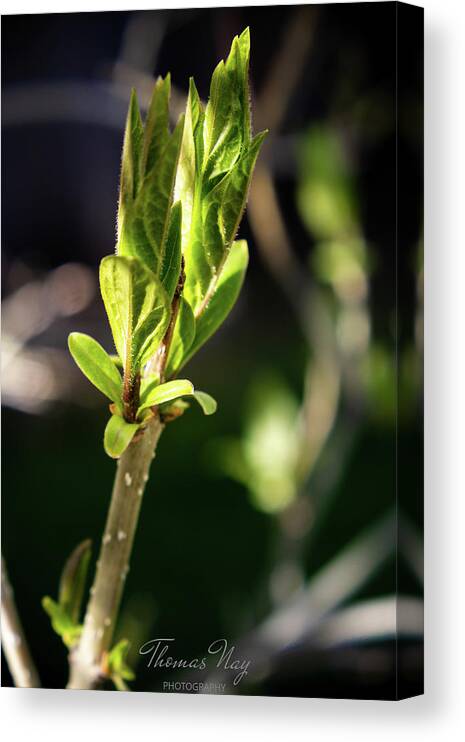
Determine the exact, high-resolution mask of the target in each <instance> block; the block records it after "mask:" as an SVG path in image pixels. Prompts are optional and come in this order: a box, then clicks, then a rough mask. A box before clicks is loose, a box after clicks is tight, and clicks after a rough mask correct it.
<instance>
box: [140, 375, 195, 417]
mask: <svg viewBox="0 0 465 742" xmlns="http://www.w3.org/2000/svg"><path fill="white" fill-rule="evenodd" d="M193 394H194V387H193V385H192V382H190V381H188V379H174V380H173V381H167V382H166V383H165V384H160V385H159V386H155V387H148V388H147V390H146V391H145V393H144V394H143V396H141V400H140V405H139V410H138V412H141V411H142V410H143V409H145V408H146V407H154V406H155V405H160V404H165V403H166V402H170V401H171V400H173V399H176V398H177V397H184V396H185V395H193Z"/></svg>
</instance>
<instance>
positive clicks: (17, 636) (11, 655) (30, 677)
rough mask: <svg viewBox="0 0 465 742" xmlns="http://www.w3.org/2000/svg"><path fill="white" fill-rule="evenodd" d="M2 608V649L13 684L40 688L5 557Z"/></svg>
mask: <svg viewBox="0 0 465 742" xmlns="http://www.w3.org/2000/svg"><path fill="white" fill-rule="evenodd" d="M1 606H2V607H1V622H2V647H3V651H4V652H5V657H6V660H7V663H8V667H9V670H10V672H11V676H12V678H13V682H14V684H15V686H16V687H17V688H40V680H39V676H38V674H37V670H36V668H35V665H34V662H33V659H32V657H31V653H30V651H29V647H28V645H27V642H26V637H25V635H24V631H23V627H22V625H21V621H20V619H19V616H18V611H17V610H16V605H15V601H14V596H13V589H12V587H11V585H10V581H9V579H8V574H7V571H6V566H5V562H4V561H3V557H2V603H1Z"/></svg>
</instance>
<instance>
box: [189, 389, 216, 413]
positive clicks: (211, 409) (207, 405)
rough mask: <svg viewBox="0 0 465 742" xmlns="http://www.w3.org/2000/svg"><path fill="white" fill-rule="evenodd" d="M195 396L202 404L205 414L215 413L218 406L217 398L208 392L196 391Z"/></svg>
mask: <svg viewBox="0 0 465 742" xmlns="http://www.w3.org/2000/svg"><path fill="white" fill-rule="evenodd" d="M194 398H195V399H196V401H197V402H198V403H199V405H200V406H201V408H202V410H203V411H204V414H205V415H213V414H214V413H215V412H216V409H217V407H218V405H217V403H216V399H213V397H212V396H210V394H207V393H206V392H197V391H196V392H194Z"/></svg>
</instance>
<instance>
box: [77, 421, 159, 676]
mask: <svg viewBox="0 0 465 742" xmlns="http://www.w3.org/2000/svg"><path fill="white" fill-rule="evenodd" d="M163 427H164V425H163V423H162V422H161V421H160V418H159V417H158V415H157V416H156V417H154V418H152V420H150V422H149V423H148V424H147V427H146V429H145V431H144V434H143V435H142V436H141V437H140V438H139V439H138V440H136V441H133V442H132V443H131V444H130V446H128V448H127V449H126V451H125V452H124V453H123V455H122V456H121V458H120V459H119V460H118V464H117V470H116V476H115V483H114V486H113V493H112V497H111V503H110V509H109V511H108V516H107V522H106V526H105V531H104V534H103V538H102V544H101V547H100V556H99V560H98V562H97V571H96V575H95V579H94V584H93V587H92V588H91V596H90V599H89V603H88V606H87V611H86V615H85V619H84V626H83V631H82V635H81V638H80V641H79V644H78V645H77V646H76V647H75V648H74V649H73V650H72V651H71V653H70V657H69V659H70V679H69V683H68V688H73V689H77V688H80V689H92V688H97V687H98V686H99V685H100V684H101V683H102V681H103V679H104V673H103V672H102V660H103V659H104V653H105V652H107V651H108V650H109V649H110V647H111V642H112V639H113V633H114V629H115V623H116V620H117V616H118V610H119V605H120V601H121V596H122V593H123V588H124V582H125V579H126V575H127V573H128V571H129V559H130V555H131V550H132V544H133V541H134V534H135V531H136V527H137V521H138V518H139V511H140V507H141V503H142V495H143V492H144V489H145V484H146V482H147V480H148V473H149V469H150V464H151V462H152V459H153V457H154V455H155V449H156V446H157V443H158V439H159V437H160V435H161V433H162V431H163Z"/></svg>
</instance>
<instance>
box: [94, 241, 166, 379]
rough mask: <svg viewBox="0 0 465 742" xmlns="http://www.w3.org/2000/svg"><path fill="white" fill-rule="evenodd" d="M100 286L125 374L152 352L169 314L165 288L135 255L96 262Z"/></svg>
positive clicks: (133, 369) (140, 364)
mask: <svg viewBox="0 0 465 742" xmlns="http://www.w3.org/2000/svg"><path fill="white" fill-rule="evenodd" d="M100 288H101V291H102V297H103V301H104V303H105V308H106V310H107V314H108V319H109V321H110V326H111V330H112V333H113V339H114V342H115V346H116V350H117V351H118V355H119V357H120V358H121V361H122V363H123V367H124V371H125V375H126V376H127V377H133V376H134V374H135V372H136V371H137V370H138V369H139V368H140V367H141V366H142V365H144V364H145V363H146V362H147V361H148V359H149V358H150V357H151V356H152V355H153V354H154V353H155V351H156V350H157V347H158V345H159V343H160V341H161V339H162V337H163V335H164V333H165V331H166V328H167V326H168V323H169V318H170V303H169V300H168V297H167V295H166V292H165V290H164V288H163V286H162V285H161V283H160V282H159V281H158V279H157V278H156V277H155V276H154V275H153V273H151V272H150V271H149V270H148V269H147V268H145V267H144V265H143V264H142V263H141V262H140V261H139V260H137V259H136V258H126V257H122V256H119V255H110V256H108V257H106V258H104V259H103V260H102V262H101V264H100Z"/></svg>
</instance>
